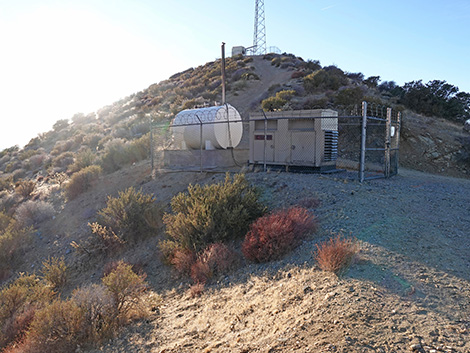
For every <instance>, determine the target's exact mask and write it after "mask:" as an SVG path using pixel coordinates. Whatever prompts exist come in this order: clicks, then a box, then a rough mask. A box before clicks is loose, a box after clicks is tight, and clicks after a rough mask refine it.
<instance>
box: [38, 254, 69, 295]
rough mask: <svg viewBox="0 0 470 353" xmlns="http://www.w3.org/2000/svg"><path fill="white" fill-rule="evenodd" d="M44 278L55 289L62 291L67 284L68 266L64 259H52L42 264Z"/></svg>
mask: <svg viewBox="0 0 470 353" xmlns="http://www.w3.org/2000/svg"><path fill="white" fill-rule="evenodd" d="M42 275H43V278H44V279H45V280H46V281H47V282H49V283H50V284H51V286H52V288H54V289H61V288H63V287H64V286H65V283H67V266H66V265H65V260H64V257H63V256H62V257H61V258H59V259H58V258H56V257H50V258H48V259H47V260H46V261H43V263H42Z"/></svg>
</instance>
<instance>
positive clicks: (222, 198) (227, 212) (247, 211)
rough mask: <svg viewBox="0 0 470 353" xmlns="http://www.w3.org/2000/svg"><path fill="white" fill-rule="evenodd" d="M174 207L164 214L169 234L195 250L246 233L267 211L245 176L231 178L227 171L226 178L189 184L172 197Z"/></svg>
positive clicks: (174, 239)
mask: <svg viewBox="0 0 470 353" xmlns="http://www.w3.org/2000/svg"><path fill="white" fill-rule="evenodd" d="M171 209H172V212H173V213H170V214H165V215H164V217H163V221H164V223H165V225H166V227H167V229H166V232H167V234H168V236H169V237H170V239H171V240H173V241H175V242H176V243H178V244H179V246H180V247H181V248H183V249H188V250H191V251H195V252H199V251H200V250H202V249H204V248H205V247H206V246H207V245H208V244H211V243H217V242H225V241H227V240H231V239H236V238H239V237H241V236H243V235H244V234H245V233H246V231H247V230H248V227H249V224H250V223H251V222H253V221H254V220H255V219H256V218H258V217H260V216H261V215H262V214H263V213H264V212H265V207H264V206H263V205H262V204H261V203H260V202H259V200H258V194H257V192H256V191H255V189H254V188H253V187H250V186H249V184H248V182H247V181H246V179H245V176H244V175H243V174H235V175H234V177H233V181H232V179H231V178H230V175H229V174H228V173H227V174H226V177H225V181H224V182H220V183H216V184H212V185H205V186H201V185H195V186H193V185H190V186H189V187H188V192H187V193H179V194H178V195H176V196H175V197H173V199H172V200H171Z"/></svg>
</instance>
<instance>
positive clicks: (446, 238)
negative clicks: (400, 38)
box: [57, 165, 470, 352]
mask: <svg viewBox="0 0 470 353" xmlns="http://www.w3.org/2000/svg"><path fill="white" fill-rule="evenodd" d="M147 168H148V166H146V165H138V166H135V167H134V168H132V169H130V170H129V171H128V172H127V173H126V174H119V175H116V176H113V177H111V178H109V179H108V180H107V181H106V183H113V182H116V181H117V179H119V180H121V181H122V180H124V182H131V180H133V181H134V182H135V181H136V179H134V178H133V177H135V176H139V175H140V176H142V177H143V176H144V175H145V173H144V172H145V171H146V170H148V169H147ZM140 173H141V174H140ZM247 177H248V179H249V180H250V181H251V182H252V183H253V184H254V185H256V186H258V187H259V188H260V189H261V191H262V195H263V198H264V200H266V202H267V203H268V204H269V206H270V207H271V208H278V207H286V206H289V205H293V204H297V203H298V202H299V201H300V200H302V199H304V198H306V197H312V198H317V199H319V200H320V201H321V205H320V206H319V207H318V208H316V209H312V212H314V213H315V214H316V215H317V217H318V219H319V224H320V230H319V232H318V233H317V234H312V235H311V237H310V238H309V239H308V240H307V241H305V242H304V243H303V244H302V246H301V247H300V248H298V249H297V250H296V251H295V252H294V253H293V254H291V255H290V256H288V257H286V258H284V259H283V260H281V261H278V262H271V263H268V264H250V263H244V264H242V265H241V266H240V268H239V269H238V270H237V271H235V272H233V273H231V274H230V275H228V276H225V277H221V278H219V279H217V280H216V281H215V282H214V283H213V284H212V285H210V286H208V287H207V288H206V290H205V291H204V293H203V294H202V296H201V297H197V298H192V297H191V296H190V295H189V291H188V288H189V282H188V281H187V280H185V279H181V278H178V277H177V276H176V275H175V273H173V272H172V271H171V270H170V269H169V268H168V267H167V266H165V265H163V264H162V263H161V262H160V260H159V257H158V253H157V251H156V239H152V240H149V241H148V242H147V243H145V244H141V245H140V247H138V248H137V249H133V252H132V253H129V254H125V255H124V257H127V259H128V260H131V261H136V260H139V262H140V263H141V264H142V265H143V266H144V270H145V272H147V274H148V275H149V277H148V281H149V282H150V284H151V288H152V289H153V290H155V291H156V292H158V293H160V294H161V295H162V297H163V301H162V305H161V306H160V308H159V310H158V311H156V312H154V313H153V314H152V315H151V317H149V319H148V320H145V321H142V322H137V323H135V324H134V325H132V326H130V327H129V328H128V329H126V330H125V331H124V332H123V333H122V334H121V335H119V336H118V337H116V338H115V339H113V340H111V341H110V342H107V343H105V344H104V345H103V346H102V347H101V348H99V349H98V350H92V351H90V352H98V351H104V352H406V351H413V350H414V351H421V352H439V351H446V352H470V343H469V342H470V339H469V338H470V334H469V333H470V331H469V330H470V301H469V299H470V298H469V297H470V276H469V273H470V272H469V267H470V246H469V242H468V229H469V228H470V217H469V214H470V203H469V202H468V201H469V200H470V181H468V180H464V179H454V178H449V177H442V176H437V175H430V174H425V173H421V172H416V171H410V170H404V169H401V171H400V174H399V175H398V176H396V177H394V178H391V179H388V180H374V181H369V182H365V183H363V184H360V183H358V182H356V181H353V180H350V179H348V175H347V174H344V175H343V174H337V175H329V176H322V175H303V174H287V173H279V174H278V173H249V174H247ZM221 178H223V175H221V174H200V173H176V174H166V175H157V177H156V178H155V179H149V178H148V177H144V178H143V179H141V180H140V182H139V183H138V184H140V185H141V186H142V188H143V189H144V190H145V191H147V192H150V191H152V192H154V193H155V194H156V195H157V198H159V199H160V200H162V201H163V200H164V199H167V198H168V197H169V196H170V194H172V193H174V192H175V191H178V190H184V188H185V187H186V186H187V183H189V182H212V181H216V180H219V179H221ZM103 182H104V181H103ZM96 206H97V205H95V203H94V202H93V200H90V199H89V198H87V197H84V198H83V199H82V200H81V201H80V200H77V203H76V206H75V207H79V208H80V209H82V210H86V209H87V207H96ZM70 207H72V208H71V209H67V206H66V209H64V211H63V216H64V217H66V216H67V214H68V212H77V208H75V209H74V208H73V206H70ZM59 217H60V216H59ZM84 221H85V220H84ZM338 232H342V233H344V234H347V235H349V234H351V235H352V236H355V237H357V238H358V239H359V240H360V244H361V250H360V253H359V256H358V257H357V259H356V260H355V262H354V263H353V265H352V266H351V268H350V270H349V272H347V273H346V274H345V275H344V277H342V278H337V277H336V276H334V275H332V274H330V273H325V272H323V271H320V270H319V268H318V267H317V265H316V263H315V261H314V259H313V256H312V254H313V252H314V251H315V244H317V243H319V242H321V241H322V240H324V239H326V237H328V236H330V235H331V234H332V233H338ZM66 238H67V239H66ZM65 239H66V240H65ZM69 240H70V238H68V236H64V243H65V242H67V241H69ZM57 248H60V247H57ZM69 256H71V255H69ZM99 276H100V271H99V269H98V268H96V267H93V266H91V265H90V264H88V265H87V266H85V267H84V270H83V272H82V274H81V278H79V279H78V278H77V279H76V280H77V282H79V283H82V282H84V281H85V282H86V281H95V280H97V277H99Z"/></svg>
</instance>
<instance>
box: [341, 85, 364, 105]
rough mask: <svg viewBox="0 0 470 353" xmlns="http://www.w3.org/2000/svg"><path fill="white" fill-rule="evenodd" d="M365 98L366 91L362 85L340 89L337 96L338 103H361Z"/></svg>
mask: <svg viewBox="0 0 470 353" xmlns="http://www.w3.org/2000/svg"><path fill="white" fill-rule="evenodd" d="M363 99H364V92H363V91H362V89H361V88H360V87H354V88H346V89H343V90H342V91H339V92H338V94H337V95H336V98H335V103H336V104H337V105H344V106H348V105H354V104H361V102H362V100H363Z"/></svg>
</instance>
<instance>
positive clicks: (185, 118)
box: [172, 104, 243, 149]
mask: <svg viewBox="0 0 470 353" xmlns="http://www.w3.org/2000/svg"><path fill="white" fill-rule="evenodd" d="M201 123H202V141H201ZM172 128H173V140H174V143H175V144H176V147H178V148H182V149H185V148H190V149H200V148H201V144H202V148H207V146H210V147H211V148H210V149H214V148H217V149H227V148H235V147H237V146H238V144H239V143H240V140H241V139H242V134H243V124H242V119H241V116H240V113H238V111H237V110H236V109H235V108H234V107H232V106H231V105H230V104H224V105H221V106H216V107H208V108H199V109H186V110H183V111H181V112H179V113H178V114H176V116H175V118H174V119H173V123H172Z"/></svg>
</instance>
